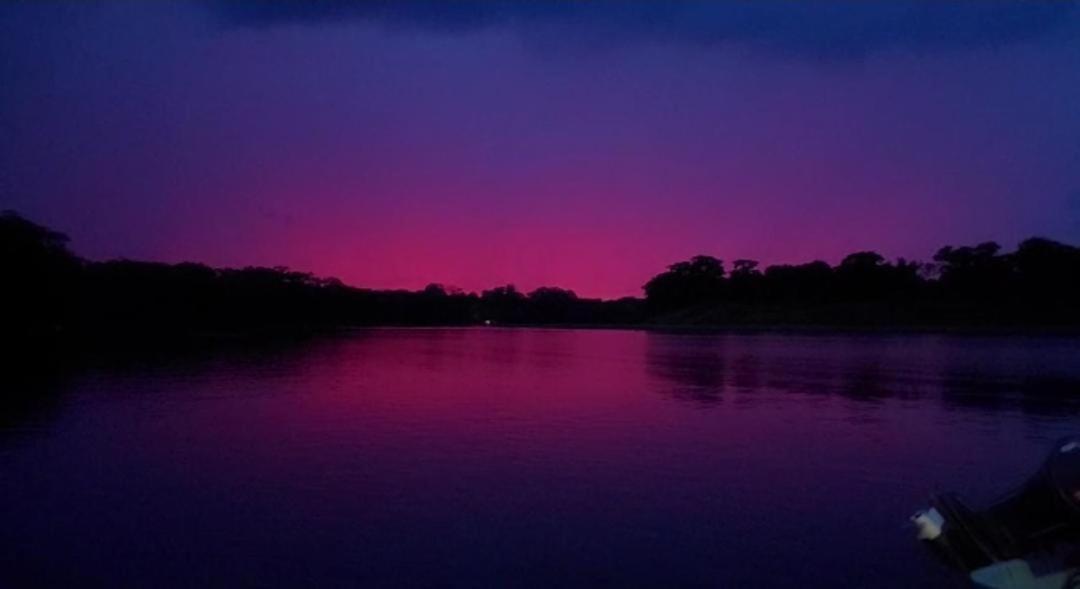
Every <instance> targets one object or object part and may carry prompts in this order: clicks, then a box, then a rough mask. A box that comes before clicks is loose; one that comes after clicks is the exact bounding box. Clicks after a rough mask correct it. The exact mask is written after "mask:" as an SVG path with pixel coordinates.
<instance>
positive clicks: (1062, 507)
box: [911, 437, 1080, 587]
mask: <svg viewBox="0 0 1080 589" xmlns="http://www.w3.org/2000/svg"><path fill="white" fill-rule="evenodd" d="M911 520H912V522H913V523H914V524H915V526H916V528H917V530H918V537H919V539H920V540H922V541H924V542H926V543H927V544H929V545H930V547H932V549H933V550H934V551H935V552H936V553H938V554H939V555H940V556H941V557H942V558H943V559H944V560H945V561H946V562H947V563H948V564H950V565H951V566H953V567H956V568H959V569H961V570H963V571H965V572H967V573H969V574H971V573H973V572H976V571H978V570H979V569H984V568H986V567H993V566H995V565H996V564H997V563H1006V562H1010V561H1017V562H1021V563H1022V564H1023V566H1024V567H1025V568H1026V569H1031V570H1034V571H1035V573H1032V574H1037V573H1038V572H1039V571H1038V570H1037V569H1038V568H1040V567H1042V566H1044V564H1043V563H1044V562H1045V561H1046V560H1047V559H1046V556H1047V555H1055V558H1057V560H1061V566H1062V567H1063V568H1067V567H1070V566H1071V567H1075V566H1076V565H1077V564H1078V563H1076V562H1068V561H1071V560H1073V559H1074V557H1073V555H1074V554H1076V552H1075V548H1076V546H1077V544H1078V543H1080V437H1077V438H1069V439H1065V440H1062V441H1061V442H1059V443H1058V444H1057V445H1056V446H1055V448H1054V451H1053V452H1052V453H1051V454H1050V456H1049V457H1048V458H1047V459H1046V461H1045V462H1044V463H1043V465H1042V467H1041V468H1040V469H1039V471H1038V472H1037V473H1035V475H1034V476H1032V477H1031V478H1030V479H1029V480H1028V481H1027V482H1026V483H1025V484H1024V485H1023V486H1022V487H1020V488H1019V489H1018V490H1016V491H1015V492H1013V493H1012V494H1010V495H1007V496H1006V497H1004V498H1003V499H1001V500H999V501H998V502H996V503H994V504H993V505H990V506H989V507H987V508H986V509H983V510H981V511H976V510H973V509H971V508H970V507H968V506H967V505H966V504H965V503H964V502H963V501H962V500H961V499H960V497H959V496H957V495H955V494H951V493H950V494H942V495H935V496H932V497H931V506H930V508H929V509H927V510H925V511H920V512H918V513H916V514H915V515H914V516H912V518H911ZM1018 559H1020V560H1019V561H1018ZM1036 562H1038V563H1040V564H1038V565H1033V564H1032V563H1036ZM997 568H1001V567H997ZM1025 574H1027V573H1025ZM1009 575H1010V578H1015V577H1016V573H1015V571H1010V572H1009ZM976 576H977V575H975V574H972V578H973V579H974V578H976ZM1055 577H1056V575H1055ZM1074 577H1075V575H1072V576H1069V575H1068V574H1066V575H1065V576H1063V577H1060V578H1064V579H1072V578H1074ZM1033 578H1034V577H1033ZM1069 582H1071V581H1069ZM986 586H995V585H992V584H990V585H986ZM1004 586H1012V585H1004ZM1039 586H1041V585H1039ZM1055 586H1058V587H1060V586H1062V585H1060V584H1055ZM1078 587H1080V585H1078Z"/></svg>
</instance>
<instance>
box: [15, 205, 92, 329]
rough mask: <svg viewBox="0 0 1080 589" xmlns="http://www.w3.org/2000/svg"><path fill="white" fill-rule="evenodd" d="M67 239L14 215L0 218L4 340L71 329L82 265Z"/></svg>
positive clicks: (61, 234)
mask: <svg viewBox="0 0 1080 589" xmlns="http://www.w3.org/2000/svg"><path fill="white" fill-rule="evenodd" d="M67 243H68V237H67V236H66V235H64V234H63V233H58V232H56V231H53V230H51V229H48V228H45V227H42V226H41V225H38V224H36V223H33V222H30V221H28V220H26V219H24V218H22V217H21V216H19V215H18V214H17V213H15V212H13V211H4V212H3V213H0V275H2V276H3V286H2V287H0V307H2V308H3V311H4V317H5V321H4V323H5V325H4V328H3V329H4V331H5V334H4V335H3V336H0V337H4V338H6V339H8V340H9V341H10V340H19V339H22V338H26V337H42V336H47V335H48V334H51V333H56V332H59V331H62V330H64V329H66V328H67V327H69V323H70V321H71V319H72V314H73V310H74V309H73V301H74V300H75V299H76V296H77V294H78V293H77V292H75V290H76V288H77V286H78V283H77V280H78V272H79V260H78V259H77V258H76V257H75V256H74V255H72V254H71V252H69V251H68V249H67Z"/></svg>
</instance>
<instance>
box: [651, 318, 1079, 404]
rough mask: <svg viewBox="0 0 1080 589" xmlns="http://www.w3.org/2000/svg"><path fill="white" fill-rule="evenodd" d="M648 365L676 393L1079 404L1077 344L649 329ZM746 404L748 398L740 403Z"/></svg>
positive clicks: (701, 400)
mask: <svg viewBox="0 0 1080 589" xmlns="http://www.w3.org/2000/svg"><path fill="white" fill-rule="evenodd" d="M646 338H647V345H646V348H645V349H646V366H647V368H648V372H649V374H650V375H652V376H654V377H655V378H656V379H657V380H658V381H660V382H661V383H663V384H662V386H659V387H658V390H660V391H661V392H663V393H664V394H667V395H670V396H672V397H673V398H676V399H681V400H685V401H690V402H693V403H695V404H699V405H702V406H707V405H709V404H714V403H717V402H719V401H721V400H722V399H723V398H725V396H728V395H730V394H732V393H750V394H754V393H762V392H765V393H791V394H799V395H835V396H839V397H843V398H847V399H851V400H854V401H859V402H865V403H878V402H881V401H884V400H888V399H903V400H912V401H915V400H924V399H925V400H932V401H937V402H940V403H942V404H943V405H944V406H946V407H948V408H952V409H958V410H965V409H970V410H977V411H980V412H995V411H1004V410H1009V411H1020V412H1024V413H1029V414H1032V415H1059V416H1060V415H1062V414H1064V413H1072V412H1075V411H1076V410H1077V409H1078V408H1080V347H1078V345H1077V343H1076V341H1075V340H1071V339H1066V338H1057V339H1054V338H1051V339H1049V340H1031V339H1025V338H1020V339H1013V338H1004V337H997V338H995V337H984V338H961V337H948V336H925V335H909V336H893V337H881V336H866V335H853V336H847V337H844V336H806V335H769V334H750V335H747V334H740V335H731V334H716V335H700V334H695V335H687V334H668V333H647V334H646ZM744 401H746V400H745V399H744Z"/></svg>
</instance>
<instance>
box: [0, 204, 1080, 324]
mask: <svg viewBox="0 0 1080 589" xmlns="http://www.w3.org/2000/svg"><path fill="white" fill-rule="evenodd" d="M0 272H2V275H3V276H4V286H3V288H2V293H0V296H2V297H3V300H2V304H3V308H4V309H5V316H6V317H7V320H6V321H5V323H6V325H5V329H4V333H5V336H6V337H5V339H6V340H7V341H8V342H11V341H26V340H28V339H29V340H34V339H49V338H60V339H63V338H69V337H70V338H75V337H89V338H100V337H107V336H109V335H124V336H127V335H130V334H132V333H137V334H145V335H147V336H155V335H168V334H176V333H197V334H213V333H225V334H227V333H236V332H275V331H282V330H294V329H301V330H309V329H311V330H317V329H325V328H334V327H347V326H374V325H418V326H419V325H476V324H487V323H492V324H498V325H507V324H509V325H524V324H541V325H542V324H548V325H551V324H566V325H811V324H813V325H832V326H846V325H851V326H862V325H869V326H875V325H880V326H906V325H918V326H1013V325H1023V326H1028V325H1031V326H1046V327H1053V326H1061V325H1065V326H1080V248H1077V247H1073V246H1070V245H1066V244H1063V243H1058V242H1055V241H1051V240H1048V239H1042V238H1032V239H1028V240H1026V241H1024V242H1022V243H1021V244H1020V245H1019V247H1018V248H1017V249H1016V251H1014V252H1011V253H1003V252H1002V251H1001V248H1000V246H998V244H996V243H992V242H987V243H982V244H978V245H975V246H964V247H952V246H949V247H943V248H941V249H940V250H939V251H938V252H937V254H936V255H935V256H934V258H933V262H931V263H918V262H911V261H905V260H903V259H901V260H898V261H896V262H889V261H887V260H886V259H885V258H883V257H882V256H881V255H879V254H877V253H875V252H857V253H853V254H851V255H849V256H847V257H845V258H844V259H843V260H842V261H841V262H840V263H839V264H838V265H836V266H830V265H829V264H827V263H825V262H822V261H814V262H810V263H806V264H799V265H786V264H783V265H775V266H770V267H768V268H765V269H761V268H759V265H758V263H757V262H755V261H753V260H745V259H737V260H735V261H734V262H732V267H731V270H730V272H728V271H727V269H726V268H725V265H724V263H723V262H722V261H721V260H719V259H717V258H714V257H711V256H704V255H701V256H695V257H693V258H691V259H690V260H687V261H683V262H678V263H676V264H672V265H671V266H669V267H668V268H667V270H666V271H664V272H662V273H660V274H658V275H656V276H654V277H653V278H652V279H650V280H649V281H648V282H647V283H646V284H645V285H644V293H645V297H644V299H641V298H634V297H627V298H623V299H618V300H600V299H589V298H582V297H578V296H577V295H576V294H575V293H574V292H573V291H571V290H567V289H563V288H556V287H542V288H538V289H536V290H533V291H532V292H529V293H523V292H521V291H518V290H517V289H516V288H515V287H514V286H512V285H507V286H500V287H497V288H493V289H491V290H486V291H483V292H481V293H479V294H476V293H466V292H462V291H460V290H457V289H451V288H446V287H443V286H441V285H438V284H432V285H429V286H428V287H427V288H425V289H423V290H420V291H406V290H372V289H365V288H357V287H352V286H348V285H345V284H343V283H342V282H341V281H339V280H337V279H334V278H319V277H316V276H313V275H312V274H309V273H305V272H297V271H293V270H290V269H287V268H284V267H274V268H262V267H250V268H243V269H220V268H211V267H209V266H205V265H203V264H196V263H181V264H164V263H157V262H139V261H131V260H111V261H105V262H95V261H88V260H84V259H81V258H79V257H78V256H76V255H75V254H73V253H72V252H71V251H70V250H69V249H68V238H67V236H65V235H64V234H62V233H59V232H56V231H53V230H51V229H49V228H46V227H43V226H41V225H38V224H36V223H33V222H31V221H29V220H26V219H24V218H23V217H21V216H19V215H18V214H16V213H14V212H11V211H6V212H3V213H2V214H0Z"/></svg>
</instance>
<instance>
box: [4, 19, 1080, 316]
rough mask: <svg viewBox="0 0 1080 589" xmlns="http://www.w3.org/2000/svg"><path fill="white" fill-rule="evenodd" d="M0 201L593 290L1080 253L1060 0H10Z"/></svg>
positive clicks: (60, 217)
mask: <svg viewBox="0 0 1080 589" xmlns="http://www.w3.org/2000/svg"><path fill="white" fill-rule="evenodd" d="M0 209H12V210H15V211H18V212H19V213H21V214H23V215H24V216H26V217H28V218H30V219H32V220H34V221H36V222H39V223H42V224H45V225H47V226H49V227H52V228H54V229H57V230H60V231H63V232H65V233H67V234H68V235H69V236H70V237H71V247H72V249H73V250H74V251H76V252H77V253H79V254H80V255H83V256H85V257H87V258H90V259H108V258H129V259H147V260H159V261H165V262H180V261H199V262H204V263H207V264H211V265H215V266H229V267H243V266H249V265H265V266H282V265H283V266H289V267H291V268H295V269H298V270H304V271H311V272H314V273H316V274H319V275H322V276H336V277H338V278H340V279H342V280H344V281H345V282H347V283H349V284H353V285H357V286H364V287H373V288H409V289H416V288H422V287H423V286H424V285H426V284H428V283H431V282H438V283H443V284H446V285H451V286H456V287H460V288H463V289H465V290H476V291H479V290H481V289H486V288H491V287H493V286H496V285H501V284H507V283H511V284H515V285H517V286H518V287H519V288H520V289H523V290H530V289H532V288H535V287H538V286H541V285H554V286H562V287H566V288H571V289H573V290H575V291H576V292H577V293H578V294H579V295H582V296H597V297H618V296H624V295H639V294H640V293H641V290H640V287H641V285H642V284H644V282H645V281H646V280H648V278H649V277H651V276H652V275H654V274H656V273H658V272H660V271H661V270H663V269H664V267H665V266H667V265H668V264H671V263H673V262H676V261H679V260H682V259H686V258H689V257H690V256H693V255H696V254H709V255H714V256H716V257H719V258H721V259H724V260H727V261H729V262H730V261H731V260H734V259H738V258H750V259H756V260H759V261H761V262H762V263H763V264H774V263H796V262H805V261H810V260H814V259H823V260H826V261H829V262H832V263H835V262H838V261H839V260H840V259H841V258H842V257H843V255H845V254H847V253H850V252H853V251H858V250H875V251H878V252H880V253H881V254H883V255H885V256H886V257H888V258H896V257H906V258H909V259H910V258H915V259H923V260H928V259H929V258H930V257H931V256H932V255H933V253H934V252H935V251H936V250H937V248H939V247H940V246H942V245H946V244H953V245H959V244H972V243H977V242H981V241H986V240H995V241H998V242H1000V243H1001V244H1003V245H1005V246H1006V247H1013V246H1015V244H1016V243H1017V242H1018V241H1020V240H1022V239H1023V238H1026V237H1029V236H1033V235H1039V236H1045V237H1049V238H1052V239H1058V240H1062V241H1066V242H1069V243H1074V244H1076V243H1080V3H1072V2H1060V1H1059V2H1037V1H1024V2H996V1H993V0H987V1H983V2H956V3H949V2H932V1H930V0H918V1H906V2H889V1H887V0H882V1H880V2H811V1H807V2H793V1H780V0H776V1H772V0H755V1H754V2H749V1H738V2H735V1H732V2H719V1H718V2H697V1H692V0H687V1H685V2H646V1H641V0H635V1H617V0H609V1H602V0H601V1H597V2H588V3H584V2H582V3H573V2H546V1H544V0H539V1H532V2H528V3H525V2H506V1H498V0H495V1H491V2H472V1H468V0H466V1H462V2H453V3H449V2H441V1H434V0H432V1H427V2H408V1H398V2H387V1H379V0H366V1H361V2H351V3H347V2H340V1H336V0H312V1H309V2H298V1H288V0H285V1H278V2H272V1H263V2H239V1H235V2H227V1H219V0H192V1H188V2H138V1H115V2H91V1H85V0H80V1H78V2H49V1H45V0H35V1H26V2H23V1H7V2H3V3H0ZM729 266H730V263H729Z"/></svg>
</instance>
